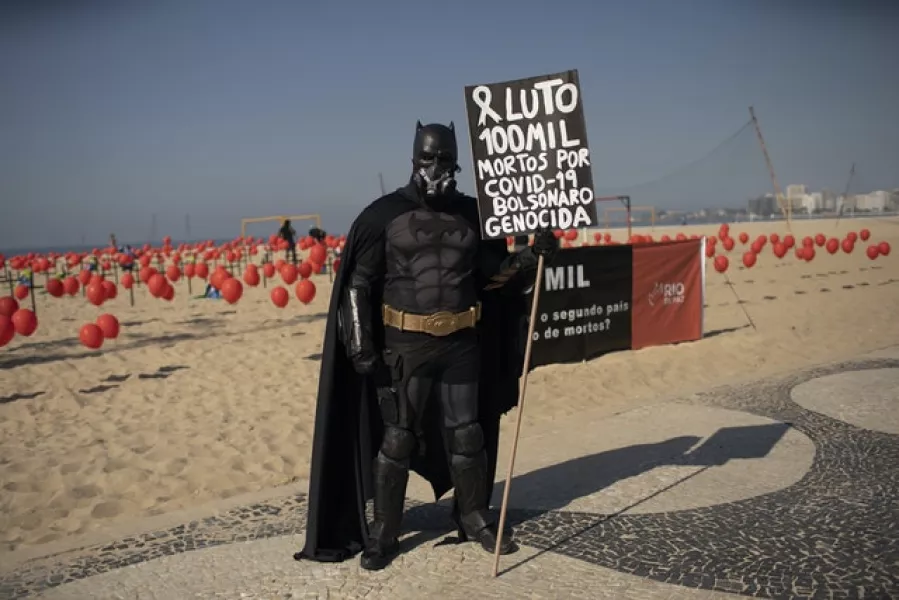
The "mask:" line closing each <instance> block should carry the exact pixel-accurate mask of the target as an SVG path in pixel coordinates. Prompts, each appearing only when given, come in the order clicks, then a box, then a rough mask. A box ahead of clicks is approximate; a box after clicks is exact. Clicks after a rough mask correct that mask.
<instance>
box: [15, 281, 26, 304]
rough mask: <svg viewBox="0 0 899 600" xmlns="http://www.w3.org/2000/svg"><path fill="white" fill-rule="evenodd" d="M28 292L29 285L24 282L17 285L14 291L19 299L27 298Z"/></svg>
mask: <svg viewBox="0 0 899 600" xmlns="http://www.w3.org/2000/svg"><path fill="white" fill-rule="evenodd" d="M28 293H29V288H28V286H26V285H22V284H19V285H17V286H16V288H15V290H14V291H13V294H15V296H16V298H18V299H19V300H24V299H25V298H27V297H28Z"/></svg>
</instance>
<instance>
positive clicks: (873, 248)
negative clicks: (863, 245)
mask: <svg viewBox="0 0 899 600" xmlns="http://www.w3.org/2000/svg"><path fill="white" fill-rule="evenodd" d="M865 254H867V255H868V258H870V259H871V260H874V259H876V258H877V257H878V256H880V247H878V245H877V244H871V245H870V246H868V248H867V250H865Z"/></svg>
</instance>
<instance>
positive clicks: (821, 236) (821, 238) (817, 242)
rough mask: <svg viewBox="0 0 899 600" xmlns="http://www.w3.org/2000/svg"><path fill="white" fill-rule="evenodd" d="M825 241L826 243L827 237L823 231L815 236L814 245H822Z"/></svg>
mask: <svg viewBox="0 0 899 600" xmlns="http://www.w3.org/2000/svg"><path fill="white" fill-rule="evenodd" d="M825 243H827V238H826V237H825V236H824V234H823V233H819V234H817V235H816V236H815V245H816V246H818V247H819V248H820V247H822V246H823V245H824V244H825Z"/></svg>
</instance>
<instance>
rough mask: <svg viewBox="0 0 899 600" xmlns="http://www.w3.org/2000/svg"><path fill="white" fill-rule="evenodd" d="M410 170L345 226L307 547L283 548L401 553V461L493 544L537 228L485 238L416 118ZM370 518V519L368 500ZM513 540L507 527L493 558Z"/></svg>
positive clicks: (379, 557)
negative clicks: (514, 238)
mask: <svg viewBox="0 0 899 600" xmlns="http://www.w3.org/2000/svg"><path fill="white" fill-rule="evenodd" d="M412 166H413V172H412V177H411V179H410V181H409V183H408V185H406V186H405V187H402V188H400V189H398V190H396V191H395V192H393V193H390V194H387V195H385V196H382V197H381V198H379V199H377V200H375V201H374V202H373V203H371V204H370V205H369V206H368V207H366V208H365V209H364V210H363V211H362V213H361V214H360V215H359V216H358V217H357V219H356V221H355V222H354V223H353V226H352V227H351V229H350V232H349V234H348V235H347V239H346V245H345V247H344V251H343V262H342V265H341V268H340V269H339V271H338V273H337V279H336V281H335V282H334V289H333V292H332V296H331V308H330V311H329V314H328V322H327V325H326V328H325V340H324V349H323V352H322V368H321V375H320V378H319V389H318V403H317V407H316V416H315V433H314V439H313V449H312V465H311V475H310V486H309V497H308V511H309V512H308V521H307V527H306V545H305V547H304V548H303V550H302V551H301V552H299V553H297V554H296V555H295V558H297V559H301V558H307V559H310V560H316V561H321V562H340V561H344V560H346V559H348V558H350V557H352V556H354V555H355V554H357V553H358V552H360V551H362V557H361V566H362V567H363V568H365V569H369V570H378V569H382V568H384V567H386V566H387V565H388V564H389V563H390V561H391V560H392V559H393V558H394V557H395V556H396V555H397V554H398V552H399V543H398V536H399V533H400V524H401V520H402V515H403V504H404V500H405V493H406V484H407V481H408V478H409V469H410V468H412V469H413V470H415V471H416V472H417V473H419V474H420V475H422V476H423V477H424V478H425V479H427V480H428V481H429V482H430V483H431V485H432V487H433V489H434V494H435V496H436V498H437V499H439V498H440V497H441V496H443V495H444V494H445V493H446V492H447V491H449V489H450V488H455V495H454V496H455V497H454V500H455V502H454V508H453V519H454V521H455V523H456V526H457V528H458V532H459V537H460V539H461V540H471V541H476V542H478V543H480V545H481V546H482V547H483V548H484V549H485V550H487V551H489V552H493V551H494V549H495V547H496V543H497V529H496V523H495V521H494V520H493V518H492V517H491V515H490V513H489V512H488V503H489V501H490V496H491V493H492V489H493V478H494V475H495V472H496V455H497V445H498V438H499V420H500V416H501V415H502V414H503V413H505V412H506V411H508V410H509V409H511V408H512V407H513V406H514V405H515V404H516V403H517V400H518V379H519V377H520V376H521V367H522V362H523V352H522V349H523V346H524V344H523V340H521V339H520V338H521V329H520V326H521V317H522V315H524V314H526V312H527V310H528V305H527V300H526V298H525V296H524V293H525V292H526V291H527V288H528V287H529V286H530V285H531V284H532V282H533V281H532V280H533V275H534V274H535V272H536V265H537V259H538V256H539V255H541V254H542V255H543V256H545V257H549V256H551V255H552V254H553V253H554V251H555V249H556V248H557V245H558V242H557V241H556V239H555V237H554V236H553V235H552V232H551V231H549V230H543V231H539V232H537V233H536V235H535V240H534V245H533V246H526V247H524V248H523V249H521V250H519V251H518V252H515V253H512V254H510V253H509V252H508V250H507V249H506V245H505V243H504V240H489V241H488V240H482V239H481V237H480V226H479V219H478V210H477V202H476V200H475V199H474V198H471V197H469V196H465V195H463V194H460V193H459V192H457V191H456V181H455V175H456V173H458V172H459V171H460V168H459V166H458V150H457V145H456V134H455V131H454V127H453V125H452V123H450V125H449V127H447V126H445V125H440V124H431V125H427V126H423V125H422V124H421V122H419V123H418V124H417V125H416V133H415V141H414V144H413V155H412ZM370 498H373V499H374V520H373V522H372V523H371V526H369V524H368V523H367V522H366V517H365V503H366V500H368V499H370ZM514 550H515V545H514V542H513V541H512V539H511V536H505V535H504V536H503V542H502V547H501V548H500V551H501V552H502V553H508V552H512V551H514Z"/></svg>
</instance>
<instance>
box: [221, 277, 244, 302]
mask: <svg viewBox="0 0 899 600" xmlns="http://www.w3.org/2000/svg"><path fill="white" fill-rule="evenodd" d="M221 291H222V298H224V299H225V302H227V303H228V304H234V303H235V302H237V301H238V300H240V297H241V296H243V284H241V283H240V280H239V279H235V278H234V277H229V278H228V279H226V280H225V281H224V282H223V283H222V287H221Z"/></svg>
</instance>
